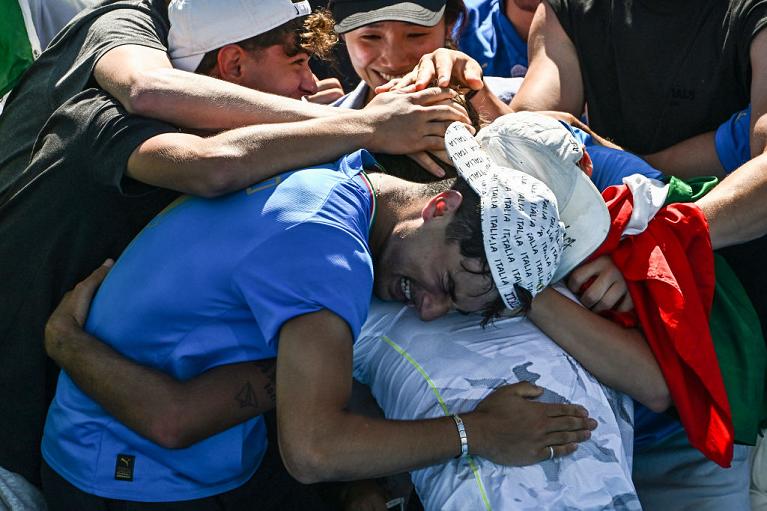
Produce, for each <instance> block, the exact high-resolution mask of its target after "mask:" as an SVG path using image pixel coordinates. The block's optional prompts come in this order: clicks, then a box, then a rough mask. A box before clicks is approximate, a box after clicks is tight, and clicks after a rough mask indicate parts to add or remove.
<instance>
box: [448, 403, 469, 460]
mask: <svg viewBox="0 0 767 511" xmlns="http://www.w3.org/2000/svg"><path fill="white" fill-rule="evenodd" d="M451 417H453V420H454V421H455V427H456V428H458V436H459V437H460V439H461V454H459V455H457V456H456V458H463V457H465V456H468V455H469V437H467V436H466V428H465V427H464V425H463V421H462V420H461V418H460V417H459V416H458V415H456V414H453V415H452V416H451Z"/></svg>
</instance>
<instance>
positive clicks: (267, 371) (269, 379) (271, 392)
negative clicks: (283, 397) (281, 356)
mask: <svg viewBox="0 0 767 511" xmlns="http://www.w3.org/2000/svg"><path fill="white" fill-rule="evenodd" d="M255 364H256V367H258V368H259V369H260V370H261V374H263V375H264V376H265V377H266V383H265V384H264V392H266V395H267V396H269V401H270V402H271V403H272V406H275V405H276V404H277V389H276V388H275V382H276V381H277V364H275V361H274V359H272V360H261V361H259V362H256V363H255Z"/></svg>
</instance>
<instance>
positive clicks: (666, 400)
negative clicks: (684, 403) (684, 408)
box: [640, 377, 674, 413]
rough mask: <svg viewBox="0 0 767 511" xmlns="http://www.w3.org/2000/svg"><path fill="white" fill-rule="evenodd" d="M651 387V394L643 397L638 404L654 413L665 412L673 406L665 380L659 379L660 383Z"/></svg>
mask: <svg viewBox="0 0 767 511" xmlns="http://www.w3.org/2000/svg"><path fill="white" fill-rule="evenodd" d="M653 387H654V388H653V389H652V392H650V393H648V394H647V395H646V396H644V398H643V399H642V400H641V401H640V402H641V403H642V404H643V405H645V406H646V407H647V408H649V409H650V410H652V411H653V412H655V413H662V412H665V411H666V410H668V409H669V408H670V407H671V405H673V404H674V402H673V401H672V400H671V393H670V392H669V390H668V386H667V385H666V382H665V380H663V378H662V377H661V381H660V382H658V383H657V384H655V385H654V386H653Z"/></svg>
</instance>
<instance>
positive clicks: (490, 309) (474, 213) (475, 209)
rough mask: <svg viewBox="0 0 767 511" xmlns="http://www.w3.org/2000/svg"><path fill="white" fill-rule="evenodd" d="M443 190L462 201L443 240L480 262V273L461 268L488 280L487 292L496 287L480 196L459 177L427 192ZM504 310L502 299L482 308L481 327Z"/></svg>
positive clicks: (498, 298)
mask: <svg viewBox="0 0 767 511" xmlns="http://www.w3.org/2000/svg"><path fill="white" fill-rule="evenodd" d="M450 181H452V184H450ZM448 185H449V186H448ZM446 190H455V191H457V192H459V193H460V194H461V196H462V197H463V201H462V202H461V205H460V207H459V208H458V210H457V211H456V212H455V216H454V217H453V219H452V220H451V221H450V223H449V224H448V226H447V228H446V229H445V237H446V238H447V240H448V241H453V242H455V243H458V248H459V250H460V253H461V255H462V256H463V257H468V258H471V259H478V260H479V261H480V263H481V268H482V269H481V270H480V271H472V270H470V269H468V268H466V267H465V266H464V267H463V269H464V270H466V271H468V272H470V273H474V274H475V275H482V276H484V277H487V278H488V279H489V280H490V283H489V284H488V287H487V289H486V291H484V292H489V291H491V290H492V289H493V288H494V287H495V284H494V281H493V275H492V273H491V271H490V265H489V263H488V262H487V255H486V254H485V242H484V239H483V237H482V215H481V201H480V198H479V195H477V192H475V191H474V190H473V189H472V188H471V187H470V186H469V184H468V183H467V182H466V181H464V179H463V178H460V177H458V178H455V179H452V180H446V181H442V182H437V183H433V184H431V185H429V186H428V188H427V193H428V194H429V195H430V196H431V195H436V194H437V193H441V192H443V191H446ZM528 296H529V295H528ZM505 310H506V304H505V303H504V302H503V299H502V298H501V297H500V296H498V297H496V299H495V300H493V301H492V302H490V303H488V304H487V305H485V307H484V309H482V326H485V325H487V324H488V323H490V322H492V321H493V320H495V319H497V318H498V317H500V315H501V313H503V312H504V311H505Z"/></svg>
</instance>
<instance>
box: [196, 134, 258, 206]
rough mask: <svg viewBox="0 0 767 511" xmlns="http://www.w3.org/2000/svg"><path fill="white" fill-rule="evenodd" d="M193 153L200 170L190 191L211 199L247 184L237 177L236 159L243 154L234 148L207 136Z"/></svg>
mask: <svg viewBox="0 0 767 511" xmlns="http://www.w3.org/2000/svg"><path fill="white" fill-rule="evenodd" d="M195 153H196V154H195V156H194V159H196V160H197V161H198V162H199V163H200V172H199V173H198V174H197V176H198V178H197V179H196V180H195V183H194V189H193V190H192V192H191V193H193V194H194V195H198V196H200V197H205V198H208V199H212V198H215V197H220V196H221V195H226V194H227V193H232V192H236V191H238V190H240V189H242V188H243V187H244V186H246V185H247V184H249V183H245V182H244V181H243V180H242V179H238V172H237V169H238V165H237V161H239V160H240V159H241V158H243V155H242V154H241V153H240V152H239V151H237V149H236V148H233V147H230V146H229V145H228V144H223V143H219V142H217V141H216V139H215V138H208V139H202V140H201V143H200V144H199V146H198V147H197V148H195Z"/></svg>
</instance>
